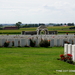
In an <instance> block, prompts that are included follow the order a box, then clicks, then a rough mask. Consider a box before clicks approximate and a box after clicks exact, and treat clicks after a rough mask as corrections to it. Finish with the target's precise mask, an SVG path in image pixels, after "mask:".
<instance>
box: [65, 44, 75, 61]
mask: <svg viewBox="0 0 75 75" xmlns="http://www.w3.org/2000/svg"><path fill="white" fill-rule="evenodd" d="M66 54H71V55H72V60H73V61H74V62H75V44H74V45H72V44H64V55H66Z"/></svg>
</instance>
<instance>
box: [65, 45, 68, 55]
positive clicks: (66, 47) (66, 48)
mask: <svg viewBox="0 0 75 75" xmlns="http://www.w3.org/2000/svg"><path fill="white" fill-rule="evenodd" d="M64 54H68V44H64Z"/></svg>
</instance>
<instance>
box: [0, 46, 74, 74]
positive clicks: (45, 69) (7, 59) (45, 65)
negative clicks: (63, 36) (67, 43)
mask: <svg viewBox="0 0 75 75" xmlns="http://www.w3.org/2000/svg"><path fill="white" fill-rule="evenodd" d="M63 50H64V49H63V47H53V48H32V47H30V48H19V47H17V48H0V75H75V72H65V71H66V70H68V71H70V70H75V65H72V64H68V63H66V62H63V61H60V60H57V58H59V55H60V54H63ZM58 70H62V71H63V72H58Z"/></svg>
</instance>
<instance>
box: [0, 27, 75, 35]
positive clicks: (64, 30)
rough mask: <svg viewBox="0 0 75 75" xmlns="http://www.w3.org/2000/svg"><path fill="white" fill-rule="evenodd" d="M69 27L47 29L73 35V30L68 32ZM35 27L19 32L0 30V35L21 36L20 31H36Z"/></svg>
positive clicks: (21, 29) (22, 29)
mask: <svg viewBox="0 0 75 75" xmlns="http://www.w3.org/2000/svg"><path fill="white" fill-rule="evenodd" d="M70 27H73V26H67V27H64V26H53V27H51V26H50V27H47V28H48V30H49V31H54V30H57V31H58V34H59V33H66V32H69V33H75V30H69V28H70ZM36 29H37V27H30V28H20V29H19V30H0V34H21V32H22V31H36Z"/></svg>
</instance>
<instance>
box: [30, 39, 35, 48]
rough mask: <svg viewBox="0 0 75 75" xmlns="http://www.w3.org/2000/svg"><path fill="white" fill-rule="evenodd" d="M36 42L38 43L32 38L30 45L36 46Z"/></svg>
mask: <svg viewBox="0 0 75 75" xmlns="http://www.w3.org/2000/svg"><path fill="white" fill-rule="evenodd" d="M35 44H36V42H35V41H34V40H32V39H30V46H31V47H35Z"/></svg>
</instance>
